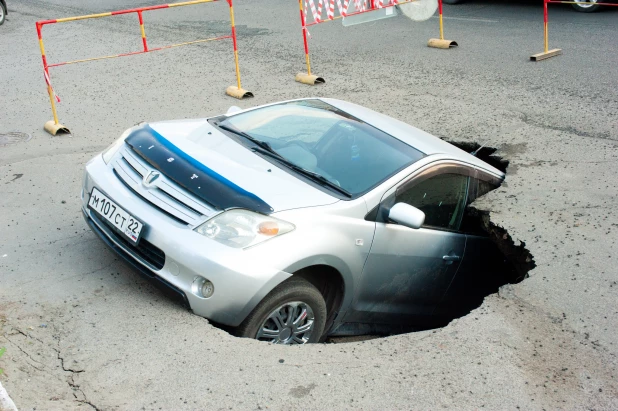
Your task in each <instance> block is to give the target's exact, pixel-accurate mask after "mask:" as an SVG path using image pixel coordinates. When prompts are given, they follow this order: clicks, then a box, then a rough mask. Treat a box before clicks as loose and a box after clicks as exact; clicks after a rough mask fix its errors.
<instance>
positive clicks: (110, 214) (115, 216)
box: [88, 188, 144, 244]
mask: <svg viewBox="0 0 618 411" xmlns="http://www.w3.org/2000/svg"><path fill="white" fill-rule="evenodd" d="M88 207H89V208H90V209H92V210H94V211H96V212H97V214H99V215H100V216H101V217H103V218H104V219H106V220H107V221H109V222H110V223H111V224H112V225H113V226H114V227H116V228H117V229H118V231H120V232H121V233H122V234H124V235H125V236H126V237H127V238H128V239H129V240H130V241H131V242H132V243H133V244H137V242H138V241H139V237H140V234H141V232H142V227H144V224H142V223H141V222H139V221H138V220H137V219H136V218H135V217H133V216H132V215H131V214H129V213H127V212H126V211H124V210H123V209H122V208H120V207H119V206H118V204H116V203H114V202H113V201H112V200H110V199H109V197H107V196H106V195H105V194H103V193H101V192H100V191H99V190H97V189H96V188H93V189H92V193H90V201H88Z"/></svg>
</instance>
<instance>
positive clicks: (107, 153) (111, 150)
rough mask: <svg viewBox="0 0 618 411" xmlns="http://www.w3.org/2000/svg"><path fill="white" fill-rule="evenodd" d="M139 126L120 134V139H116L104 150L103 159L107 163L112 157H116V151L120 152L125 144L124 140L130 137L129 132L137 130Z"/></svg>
mask: <svg viewBox="0 0 618 411" xmlns="http://www.w3.org/2000/svg"><path fill="white" fill-rule="evenodd" d="M138 128H139V126H135V127H131V128H129V129H126V130H125V131H124V133H122V134H121V135H120V138H119V139H118V140H116V141H114V142H113V143H112V144H111V145H110V146H109V147H107V148H106V149H105V150H103V152H102V153H101V154H102V155H103V161H104V162H105V164H109V162H110V160H111V159H112V157H114V154H116V152H118V150H119V149H120V147H122V145H123V144H124V140H125V139H126V138H127V137H129V134H131V133H132V132H133V131H135V130H136V129H138Z"/></svg>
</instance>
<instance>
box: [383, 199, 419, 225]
mask: <svg viewBox="0 0 618 411" xmlns="http://www.w3.org/2000/svg"><path fill="white" fill-rule="evenodd" d="M388 218H389V219H390V220H393V221H394V222H396V223H398V224H401V225H403V226H406V227H410V228H414V229H418V228H421V226H422V225H423V223H424V222H425V213H423V212H422V211H421V210H419V209H418V208H416V207H413V206H411V205H410V204H406V203H397V204H395V205H394V206H392V207H391V210H390V211H389V212H388Z"/></svg>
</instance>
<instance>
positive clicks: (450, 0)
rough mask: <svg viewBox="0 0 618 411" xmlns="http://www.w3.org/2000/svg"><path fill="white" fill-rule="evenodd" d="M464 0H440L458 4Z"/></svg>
mask: <svg viewBox="0 0 618 411" xmlns="http://www.w3.org/2000/svg"><path fill="white" fill-rule="evenodd" d="M464 1H465V0H442V3H444V4H459V3H463V2H464Z"/></svg>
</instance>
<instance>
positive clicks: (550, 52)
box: [530, 49, 562, 61]
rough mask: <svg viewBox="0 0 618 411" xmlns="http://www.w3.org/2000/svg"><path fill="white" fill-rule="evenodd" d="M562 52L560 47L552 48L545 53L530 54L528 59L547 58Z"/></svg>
mask: <svg viewBox="0 0 618 411" xmlns="http://www.w3.org/2000/svg"><path fill="white" fill-rule="evenodd" d="M561 54H562V49H553V50H549V51H548V52H547V53H538V54H533V55H531V56H530V60H532V61H541V60H545V59H548V58H550V57H554V56H559V55H561Z"/></svg>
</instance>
